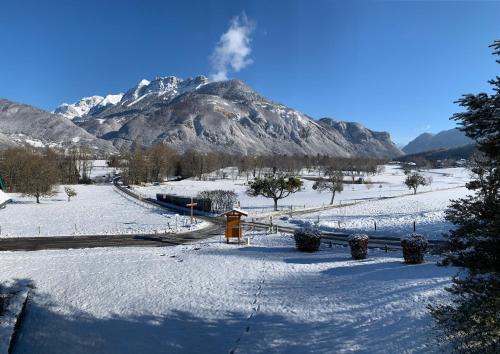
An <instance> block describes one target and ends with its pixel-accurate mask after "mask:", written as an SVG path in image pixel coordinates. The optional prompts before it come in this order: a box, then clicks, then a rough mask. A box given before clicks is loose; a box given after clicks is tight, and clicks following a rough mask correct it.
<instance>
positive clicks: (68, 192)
mask: <svg viewBox="0 0 500 354" xmlns="http://www.w3.org/2000/svg"><path fill="white" fill-rule="evenodd" d="M64 193H66V195H67V196H68V202H69V201H70V200H71V198H72V197H76V195H77V193H76V191H75V189H74V188H72V187H70V186H66V187H64Z"/></svg>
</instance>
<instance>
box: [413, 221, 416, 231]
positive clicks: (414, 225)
mask: <svg viewBox="0 0 500 354" xmlns="http://www.w3.org/2000/svg"><path fill="white" fill-rule="evenodd" d="M415 231H417V224H416V222H415V221H413V232H415Z"/></svg>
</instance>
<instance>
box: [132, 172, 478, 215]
mask: <svg viewBox="0 0 500 354" xmlns="http://www.w3.org/2000/svg"><path fill="white" fill-rule="evenodd" d="M422 174H423V175H424V176H426V177H428V176H432V178H433V182H432V184H431V185H430V186H425V187H421V188H419V190H418V191H419V192H424V191H434V190H442V189H447V188H451V187H458V186H464V185H465V183H466V182H467V181H468V180H469V179H470V177H469V172H468V171H467V170H466V169H464V168H448V169H437V170H428V171H425V172H423V173H422ZM307 175H309V177H312V176H315V177H317V174H315V173H310V174H305V176H304V177H308V176H307ZM369 178H370V179H371V181H372V184H345V185H344V191H343V192H342V193H337V195H336V197H335V203H336V204H338V203H340V202H342V203H346V202H353V201H362V200H366V199H370V198H379V197H389V196H398V195H405V194H410V193H411V191H409V190H408V187H406V186H405V185H404V183H403V181H404V178H405V176H404V173H403V170H401V169H399V168H397V166H394V165H386V166H385V171H384V172H383V173H382V174H380V175H376V176H370V177H369ZM303 182H304V187H303V190H302V191H300V192H297V193H295V194H292V195H291V196H289V197H288V198H286V199H283V200H280V201H279V205H280V206H282V207H283V208H284V209H285V210H287V209H289V208H290V206H293V208H294V209H297V208H300V209H303V208H304V207H316V206H322V205H328V204H329V203H330V199H331V195H330V194H329V193H327V192H322V193H319V192H317V191H315V190H313V189H312V185H313V184H314V182H313V181H311V180H307V179H304V178H303ZM380 186H381V187H380ZM134 188H135V190H136V192H137V193H140V194H142V195H143V196H145V197H151V198H156V194H157V193H168V194H177V195H183V196H193V197H194V196H196V195H197V194H198V193H199V192H200V191H203V190H213V189H225V190H233V191H234V192H236V193H237V194H238V199H239V201H240V203H241V207H242V208H243V209H245V210H247V211H249V212H250V213H251V216H258V215H259V214H262V213H266V212H269V211H270V210H272V207H273V203H272V200H271V199H268V198H264V197H250V196H248V195H247V194H246V190H247V180H246V178H240V179H217V180H208V181H198V180H193V179H187V180H183V181H175V182H174V181H171V182H167V183H164V184H162V185H159V186H147V187H138V186H136V187H134Z"/></svg>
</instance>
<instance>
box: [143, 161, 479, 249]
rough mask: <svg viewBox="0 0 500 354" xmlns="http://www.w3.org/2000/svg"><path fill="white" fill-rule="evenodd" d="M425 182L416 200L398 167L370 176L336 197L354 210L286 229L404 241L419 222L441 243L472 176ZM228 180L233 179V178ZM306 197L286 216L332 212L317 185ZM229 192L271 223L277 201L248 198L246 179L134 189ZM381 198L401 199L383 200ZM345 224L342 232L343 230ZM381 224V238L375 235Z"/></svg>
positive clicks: (444, 175)
mask: <svg viewBox="0 0 500 354" xmlns="http://www.w3.org/2000/svg"><path fill="white" fill-rule="evenodd" d="M422 174H423V175H424V176H425V177H432V183H431V184H430V185H429V186H424V187H420V188H419V189H418V194H417V195H416V196H413V195H411V194H412V191H409V190H408V187H406V186H405V185H404V183H403V181H404V178H405V176H404V173H403V170H402V169H400V168H399V167H398V166H394V165H386V166H385V170H384V172H383V173H381V174H379V175H376V176H370V177H369V179H370V180H371V182H372V184H370V185H367V184H345V185H344V191H343V192H342V193H337V195H336V198H335V203H334V204H335V205H337V206H340V205H345V204H353V203H357V204H356V205H351V206H347V207H345V206H342V207H341V208H335V209H329V210H326V211H323V212H320V213H314V214H305V215H302V216H298V217H296V218H295V219H293V220H291V221H290V222H281V224H283V225H288V226H289V225H290V224H295V225H302V224H304V223H305V222H318V217H319V226H320V227H322V228H323V229H325V230H339V229H341V230H342V231H347V232H369V233H371V234H379V235H381V236H395V237H400V236H402V235H404V234H406V233H409V232H411V231H413V222H414V221H415V222H416V226H417V231H419V232H422V233H424V234H426V235H427V236H428V237H429V238H434V239H438V238H441V237H442V234H443V233H445V232H448V231H449V229H450V228H451V227H452V225H451V224H449V223H448V222H446V221H445V220H444V211H445V209H446V208H447V206H448V205H449V201H450V199H454V198H459V197H463V196H465V195H466V194H467V191H466V189H465V188H464V187H463V186H464V185H465V183H466V182H467V181H469V180H470V172H469V171H468V170H466V169H464V168H446V169H433V170H427V171H424V172H422ZM228 175H229V176H230V175H231V174H228ZM304 176H305V177H307V176H309V177H311V176H317V173H314V172H311V173H307V172H304ZM303 181H304V188H303V190H302V191H300V192H298V193H296V194H293V195H291V196H290V197H288V198H286V199H284V200H281V201H280V202H279V203H280V205H281V206H282V207H283V211H284V212H286V211H287V210H290V209H289V208H290V205H291V206H293V209H294V210H296V209H298V210H300V209H304V208H311V207H321V206H328V204H329V202H330V198H331V195H330V194H329V193H327V192H323V193H318V192H317V191H314V190H313V189H312V185H313V183H314V182H313V181H310V180H306V179H303ZM211 189H229V190H234V191H235V192H236V193H237V194H238V198H239V200H240V202H241V208H242V209H244V210H246V211H248V212H249V213H250V215H249V218H262V219H261V220H266V221H267V220H268V215H269V214H270V211H271V210H272V209H271V208H272V201H271V200H270V199H266V198H263V197H257V198H253V197H250V196H248V195H247V194H246V193H245V192H246V189H247V185H246V179H239V180H238V179H235V180H233V179H225V180H213V181H196V180H191V179H190V180H184V181H178V182H167V183H166V184H164V185H160V186H148V187H135V190H136V192H137V193H140V194H142V195H144V196H148V197H152V198H155V197H156V193H170V194H178V195H186V196H196V194H197V193H198V192H200V191H202V190H211ZM380 197H397V198H390V199H382V200H379V199H380ZM339 222H340V227H339ZM374 222H377V232H375V230H374Z"/></svg>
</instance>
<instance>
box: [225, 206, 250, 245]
mask: <svg viewBox="0 0 500 354" xmlns="http://www.w3.org/2000/svg"><path fill="white" fill-rule="evenodd" d="M224 216H225V217H226V242H227V243H229V239H230V238H233V237H234V238H238V243H240V240H241V237H242V236H243V227H242V226H241V217H242V216H248V214H247V213H246V212H244V211H243V210H240V209H233V210H231V211H228V212H227V213H224Z"/></svg>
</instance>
